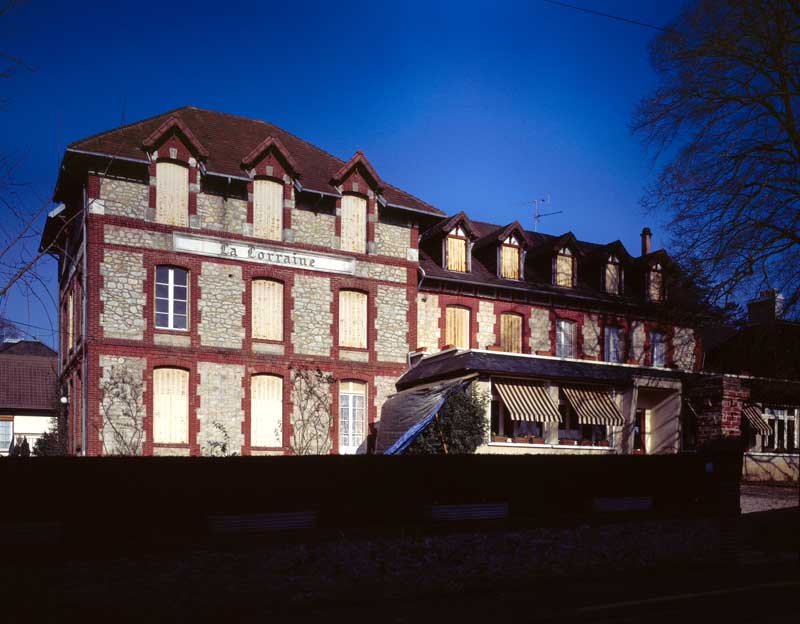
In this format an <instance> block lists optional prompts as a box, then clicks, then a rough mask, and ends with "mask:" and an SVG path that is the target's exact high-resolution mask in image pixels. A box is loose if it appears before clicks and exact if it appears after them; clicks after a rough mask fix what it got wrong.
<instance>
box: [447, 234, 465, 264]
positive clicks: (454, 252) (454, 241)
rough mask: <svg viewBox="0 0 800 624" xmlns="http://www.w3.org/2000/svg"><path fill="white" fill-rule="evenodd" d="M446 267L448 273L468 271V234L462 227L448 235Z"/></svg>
mask: <svg viewBox="0 0 800 624" xmlns="http://www.w3.org/2000/svg"><path fill="white" fill-rule="evenodd" d="M445 256H446V257H445V267H447V270H448V271H460V272H461V273H466V271H467V234H466V232H464V229H463V228H462V227H461V226H458V227H456V228H454V229H453V230H451V231H450V233H449V234H448V235H447V245H446V249H445Z"/></svg>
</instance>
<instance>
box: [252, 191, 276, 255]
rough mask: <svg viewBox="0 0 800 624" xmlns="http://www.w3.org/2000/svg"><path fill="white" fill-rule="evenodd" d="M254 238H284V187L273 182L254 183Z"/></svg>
mask: <svg viewBox="0 0 800 624" xmlns="http://www.w3.org/2000/svg"><path fill="white" fill-rule="evenodd" d="M253 236H258V237H259V238H268V239H269V240H278V241H279V240H281V239H282V238H283V185H282V184H279V183H278V182H273V181H272V180H256V181H255V182H253Z"/></svg>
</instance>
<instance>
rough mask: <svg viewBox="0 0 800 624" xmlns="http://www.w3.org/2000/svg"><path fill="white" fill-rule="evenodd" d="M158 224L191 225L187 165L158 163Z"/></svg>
mask: <svg viewBox="0 0 800 624" xmlns="http://www.w3.org/2000/svg"><path fill="white" fill-rule="evenodd" d="M156 223H163V224H165V225H178V226H181V227H186V226H187V225H189V168H188V167H186V166H185V165H180V164H178V163H173V162H157V163H156Z"/></svg>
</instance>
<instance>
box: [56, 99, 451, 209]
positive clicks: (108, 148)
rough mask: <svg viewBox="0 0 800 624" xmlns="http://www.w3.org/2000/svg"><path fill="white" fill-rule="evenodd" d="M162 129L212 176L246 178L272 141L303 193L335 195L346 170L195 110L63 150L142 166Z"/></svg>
mask: <svg viewBox="0 0 800 624" xmlns="http://www.w3.org/2000/svg"><path fill="white" fill-rule="evenodd" d="M164 124H177V125H178V127H179V128H181V131H182V132H184V134H188V135H190V136H191V138H192V141H193V142H195V143H196V144H197V145H199V146H201V149H202V151H203V152H204V153H205V154H207V157H206V160H205V165H206V170H207V171H208V172H209V173H211V174H218V175H224V176H236V177H244V175H245V173H244V171H243V170H242V159H246V158H247V157H248V155H249V154H251V153H252V152H253V150H254V149H255V148H256V147H258V146H259V145H260V144H262V143H263V142H264V141H265V140H266V139H267V138H268V137H274V139H276V140H277V141H278V142H280V144H281V145H282V146H285V150H286V151H287V152H288V153H289V154H291V156H292V158H293V159H294V161H295V162H296V164H297V169H298V173H300V174H301V178H300V179H301V183H302V186H303V188H306V189H310V190H314V191H322V192H327V193H336V188H335V187H334V185H333V179H334V178H335V177H336V175H337V174H338V173H339V172H340V171H341V170H342V168H343V167H344V166H345V165H346V163H345V161H343V160H341V159H339V158H336V157H335V156H332V155H331V154H329V153H328V152H325V151H323V150H322V149H320V148H319V147H316V146H315V145H312V144H311V143H308V142H307V141H304V140H303V139H300V138H298V137H296V136H295V135H293V134H291V133H290V132H287V131H286V130H283V129H282V128H278V127H277V126H274V125H273V124H270V123H267V122H265V121H259V120H256V119H248V118H245V117H237V116H235V115H229V114H227V113H218V112H214V111H208V110H203V109H200V108H195V107H193V106H184V107H183V108H178V109H175V110H172V111H168V112H166V113H163V114H161V115H157V116H155V117H151V118H149V119H144V120H142V121H139V122H136V123H133V124H130V125H127V126H122V127H121V128H116V129H114V130H109V131H108V132H103V133H101V134H97V135H95V136H92V137H89V138H86V139H82V140H80V141H76V142H74V143H72V144H70V145H69V146H68V147H67V153H68V154H69V153H70V152H73V153H90V154H96V155H102V156H115V157H117V158H124V159H128V160H137V161H141V162H146V161H147V155H146V154H145V151H144V149H143V148H144V147H145V143H146V142H147V141H148V140H152V137H153V135H154V133H156V132H157V131H158V130H159V129H161V128H162V126H163V125H164ZM375 176H376V177H377V174H375ZM383 196H384V198H385V199H386V201H387V203H388V204H390V205H392V206H400V207H404V208H410V209H412V210H416V211H420V212H423V213H428V214H432V215H442V214H443V213H442V212H441V211H440V210H439V209H438V208H435V207H434V206H431V205H430V204H428V203H426V202H424V201H422V200H421V199H419V198H417V197H414V196H413V195H411V194H410V193H406V192H405V191H402V190H400V189H398V188H397V187H394V186H392V185H390V184H385V186H384V189H383Z"/></svg>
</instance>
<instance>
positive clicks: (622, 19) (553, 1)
mask: <svg viewBox="0 0 800 624" xmlns="http://www.w3.org/2000/svg"><path fill="white" fill-rule="evenodd" d="M542 2H547V4H554V5H556V6H560V7H563V8H565V9H574V10H575V11H582V12H583V13H591V14H592V15H599V16H600V17H607V18H608V19H613V20H617V21H619V22H625V23H626V24H634V25H635V26H642V27H644V28H652V29H653V30H660V31H662V32H675V31H674V30H673V29H671V28H664V27H663V26H655V25H653V24H648V23H647V22H640V21H638V20H634V19H629V18H627V17H620V16H619V15H612V14H611V13H603V12H602V11H595V10H593V9H587V8H585V7H579V6H575V5H574V4H567V3H566V2H558V1H557V0H542Z"/></svg>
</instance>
